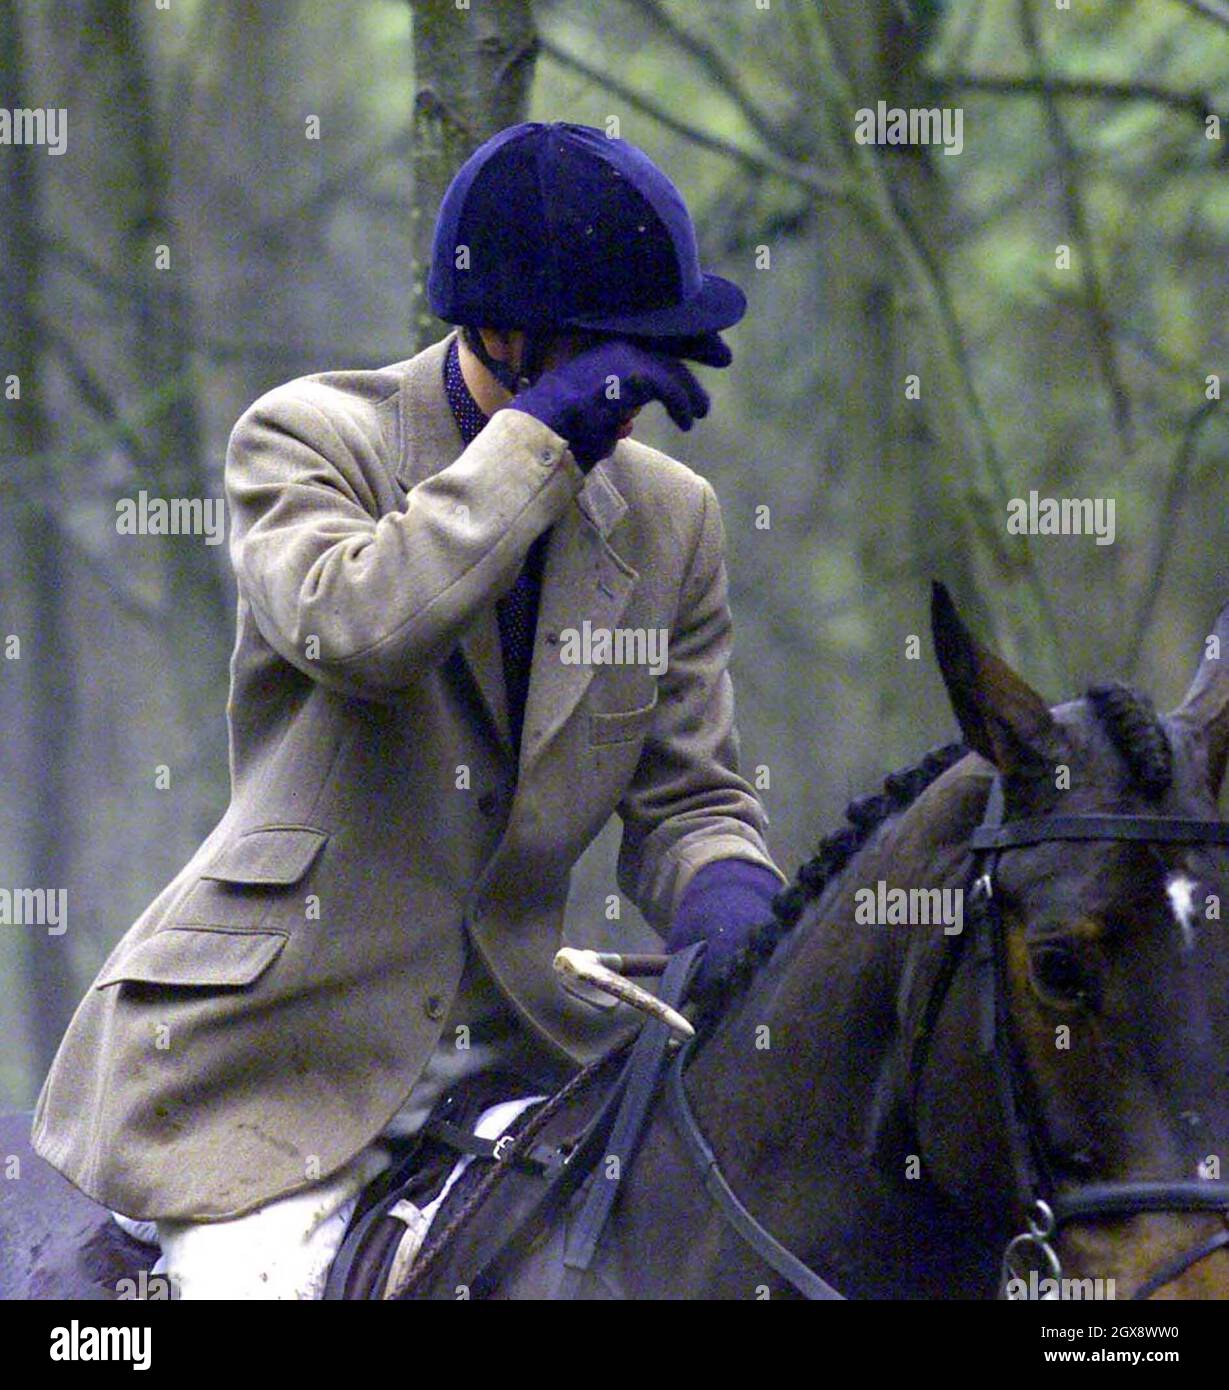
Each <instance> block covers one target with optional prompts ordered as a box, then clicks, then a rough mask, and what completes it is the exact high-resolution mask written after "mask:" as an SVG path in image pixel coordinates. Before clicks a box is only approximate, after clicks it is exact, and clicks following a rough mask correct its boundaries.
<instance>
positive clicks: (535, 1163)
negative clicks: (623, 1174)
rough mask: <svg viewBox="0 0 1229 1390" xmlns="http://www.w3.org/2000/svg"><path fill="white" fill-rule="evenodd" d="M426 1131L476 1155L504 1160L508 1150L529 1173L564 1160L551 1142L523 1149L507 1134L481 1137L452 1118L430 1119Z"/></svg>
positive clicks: (515, 1162)
mask: <svg viewBox="0 0 1229 1390" xmlns="http://www.w3.org/2000/svg"><path fill="white" fill-rule="evenodd" d="M423 1133H424V1134H425V1135H427V1137H428V1138H431V1139H437V1140H438V1141H439V1142H440V1143H441V1144H446V1145H447V1146H448V1147H449V1148H450V1149H455V1150H456V1151H457V1153H461V1154H469V1155H470V1156H471V1157H473V1158H479V1159H491V1160H502V1159H503V1158H504V1156H505V1154H506V1155H507V1161H508V1162H510V1163H512V1164H513V1165H515V1166H516V1167H517V1168H522V1169H524V1170H525V1171H526V1172H529V1173H546V1172H549V1171H550V1170H552V1169H554V1168H558V1167H561V1166H562V1164H563V1157H562V1155H561V1154H560V1153H559V1152H558V1150H557V1149H552V1148H551V1147H550V1146H549V1145H548V1144H539V1145H537V1146H536V1147H535V1148H534V1149H532V1150H531V1151H530V1152H529V1153H520V1152H518V1151H516V1150H515V1149H514V1148H513V1146H512V1141H511V1139H510V1138H509V1137H508V1136H507V1135H504V1136H503V1137H501V1138H499V1139H482V1138H480V1137H479V1136H478V1135H477V1134H471V1133H470V1132H469V1130H467V1129H463V1128H462V1127H461V1126H460V1125H454V1124H453V1123H452V1121H451V1120H428V1121H427V1123H426V1124H425V1125H424V1126H423Z"/></svg>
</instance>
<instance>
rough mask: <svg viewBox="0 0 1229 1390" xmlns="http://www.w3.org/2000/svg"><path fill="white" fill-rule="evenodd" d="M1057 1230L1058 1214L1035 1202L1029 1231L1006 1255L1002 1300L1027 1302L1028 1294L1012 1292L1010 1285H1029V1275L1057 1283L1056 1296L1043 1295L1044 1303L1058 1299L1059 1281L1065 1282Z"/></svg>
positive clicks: (1019, 1237)
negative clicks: (1053, 1240)
mask: <svg viewBox="0 0 1229 1390" xmlns="http://www.w3.org/2000/svg"><path fill="white" fill-rule="evenodd" d="M1056 1228H1057V1223H1056V1222H1055V1220H1054V1213H1053V1212H1052V1211H1051V1210H1050V1208H1049V1206H1048V1205H1047V1204H1046V1203H1045V1202H1042V1201H1037V1202H1034V1204H1033V1209H1032V1211H1031V1212H1030V1213H1029V1216H1028V1230H1027V1231H1023V1232H1021V1234H1020V1235H1018V1236H1016V1237H1015V1239H1014V1240H1012V1241H1010V1242H1009V1244H1008V1246H1007V1249H1006V1250H1005V1251H1004V1252H1003V1268H1002V1271H1001V1274H1000V1277H999V1296H1000V1297H1001V1298H1005V1299H1007V1300H1009V1301H1011V1302H1019V1301H1021V1300H1022V1299H1027V1297H1028V1295H1027V1294H1018V1293H1017V1294H1013V1293H1009V1292H1008V1288H1009V1286H1010V1284H1011V1283H1012V1282H1013V1281H1014V1280H1016V1279H1019V1280H1020V1281H1021V1282H1022V1283H1025V1284H1027V1283H1028V1280H1029V1275H1030V1274H1032V1273H1036V1274H1037V1276H1038V1278H1039V1279H1053V1280H1054V1281H1055V1292H1053V1293H1047V1294H1043V1295H1042V1296H1041V1301H1043V1302H1046V1301H1052V1300H1055V1299H1057V1298H1058V1296H1059V1295H1058V1292H1057V1281H1058V1280H1059V1279H1061V1278H1062V1274H1063V1266H1062V1261H1061V1260H1060V1259H1059V1258H1058V1254H1057V1252H1056V1251H1055V1249H1054V1247H1053V1245H1051V1244H1050V1241H1051V1238H1052V1237H1053V1235H1054V1232H1055V1230H1056Z"/></svg>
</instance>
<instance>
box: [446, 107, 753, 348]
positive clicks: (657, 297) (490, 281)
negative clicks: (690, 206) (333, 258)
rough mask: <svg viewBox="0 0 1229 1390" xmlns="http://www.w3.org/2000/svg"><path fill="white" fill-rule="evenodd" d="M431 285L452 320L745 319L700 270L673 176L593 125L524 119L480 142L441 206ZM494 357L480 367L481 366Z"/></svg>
mask: <svg viewBox="0 0 1229 1390" xmlns="http://www.w3.org/2000/svg"><path fill="white" fill-rule="evenodd" d="M427 294H428V299H429V301H430V304H431V308H432V310H433V312H434V313H435V314H437V315H438V316H439V317H440V318H441V319H443V320H444V321H445V322H447V323H456V324H469V325H472V326H481V327H487V328H498V329H514V328H520V329H524V330H525V331H526V332H527V333H528V334H530V335H532V336H534V337H541V336H542V335H546V334H549V333H551V332H558V331H560V330H566V329H569V328H574V329H586V330H592V331H598V332H606V333H617V334H620V335H626V336H629V337H656V338H671V337H686V336H691V335H695V334H701V333H708V332H713V331H716V330H719V329H722V328H728V327H730V325H731V324H735V323H737V322H738V320H739V319H741V318H742V316H743V314H744V313H745V312H746V308H747V301H746V297H745V295H744V294H743V292H742V290H740V289H739V288H738V286H737V285H735V284H733V283H732V282H731V281H729V280H725V279H723V278H722V277H721V276H719V275H712V274H709V273H706V272H705V271H703V270H702V269H701V268H700V257H699V251H698V248H697V246H696V232H695V227H694V225H693V223H692V220H691V216H690V214H689V213H688V211H687V206H686V204H685V203H684V202H683V199H682V196H681V195H680V193H679V191H678V189H677V188H675V186H674V184H673V183H671V181H670V180H669V179H668V178H667V177H666V176H665V174H663V173H662V172H661V170H660V169H658V168H657V166H656V165H655V164H654V163H653V162H652V161H651V160H650V159H649V158H648V156H647V155H645V154H644V153H643V152H642V151H640V150H638V149H637V148H636V147H635V146H634V145H629V144H628V143H627V141H626V140H613V139H610V138H609V137H608V136H606V135H605V134H604V133H603V132H602V131H601V130H598V129H596V128H595V127H593V126H583V125H571V124H568V123H566V122H562V121H560V122H553V123H551V124H549V125H543V124H540V123H537V122H525V123H523V124H521V125H514V126H509V127H508V128H507V129H506V130H501V131H500V132H499V134H498V135H495V136H493V137H492V138H491V139H490V140H487V141H486V142H485V144H483V145H480V146H479V147H478V149H477V150H475V151H474V153H473V154H472V155H471V156H470V157H469V159H468V160H466V162H465V163H464V164H463V165H462V166H461V169H460V170H459V172H458V173H457V175H456V177H455V178H454V179H453V181H452V183H451V184H450V185H449V186H448V190H447V192H446V193H445V194H444V197H443V201H442V202H441V204H440V211H439V217H438V219H437V221H436V226H435V240H434V245H433V247H432V255H431V272H430V276H429V278H428V281H427ZM488 365H489V364H488Z"/></svg>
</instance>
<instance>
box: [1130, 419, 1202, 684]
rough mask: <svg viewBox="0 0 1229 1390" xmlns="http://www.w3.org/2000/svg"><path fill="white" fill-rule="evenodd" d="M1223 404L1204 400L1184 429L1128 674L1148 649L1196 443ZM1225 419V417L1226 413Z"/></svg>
mask: <svg viewBox="0 0 1229 1390" xmlns="http://www.w3.org/2000/svg"><path fill="white" fill-rule="evenodd" d="M1220 404H1221V403H1220V401H1219V400H1211V401H1203V402H1202V403H1201V404H1200V406H1199V408H1198V409H1197V410H1196V411H1195V412H1194V414H1192V415H1191V417H1190V419H1189V420H1188V421H1187V422H1186V428H1185V429H1184V430H1183V431H1182V438H1181V440H1180V441H1179V444H1178V450H1177V453H1176V454H1175V455H1174V461H1173V466H1172V467H1171V468H1170V470H1169V478H1168V480H1167V481H1166V484H1165V494H1164V497H1163V498H1162V500H1161V507H1160V516H1159V517H1158V519H1157V524H1156V535H1155V539H1154V541H1153V547H1152V560H1151V563H1150V564H1149V565H1148V582H1147V586H1146V588H1145V589H1144V594H1143V598H1142V599H1141V600H1140V605H1139V612H1138V614H1137V615H1136V618H1135V621H1134V622H1133V623H1131V624H1130V625H1129V626H1128V628H1127V631H1128V632H1129V633H1130V636H1129V638H1128V643H1127V656H1126V674H1127V676H1128V677H1130V676H1132V675H1133V674H1134V673H1135V669H1136V667H1137V666H1138V664H1139V659H1140V654H1141V652H1142V651H1143V649H1144V638H1145V637H1146V636H1147V633H1148V629H1149V628H1150V627H1151V626H1152V620H1153V618H1154V617H1155V616H1156V605H1157V600H1158V598H1159V597H1160V593H1161V587H1162V585H1163V584H1164V583H1165V575H1166V572H1167V570H1168V569H1169V560H1170V556H1171V555H1172V553H1173V547H1174V541H1175V539H1176V537H1177V535H1178V525H1177V521H1178V515H1179V513H1180V512H1181V510H1182V504H1183V502H1184V501H1185V500H1186V484H1187V480H1188V478H1189V477H1190V472H1191V464H1192V463H1193V462H1194V459H1195V446H1196V445H1197V444H1198V442H1199V436H1200V434H1201V432H1202V430H1203V427H1204V425H1205V424H1206V423H1207V422H1208V421H1209V420H1210V419H1211V418H1212V416H1213V415H1215V414H1216V412H1217V410H1218V409H1219V407H1220ZM1221 418H1222V419H1223V418H1224V416H1222V417H1221Z"/></svg>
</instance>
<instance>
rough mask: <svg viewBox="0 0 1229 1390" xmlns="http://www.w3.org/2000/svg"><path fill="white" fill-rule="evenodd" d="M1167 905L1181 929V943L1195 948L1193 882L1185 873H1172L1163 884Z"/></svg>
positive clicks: (1188, 948) (1190, 948)
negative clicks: (1167, 900)
mask: <svg viewBox="0 0 1229 1390" xmlns="http://www.w3.org/2000/svg"><path fill="white" fill-rule="evenodd" d="M1165 892H1166V894H1167V896H1168V897H1169V905H1170V907H1172V908H1173V913H1174V917H1175V918H1176V919H1177V922H1178V926H1179V927H1180V928H1181V931H1182V945H1183V946H1184V947H1185V948H1186V949H1187V950H1188V951H1193V950H1194V949H1195V884H1194V881H1193V880H1192V879H1189V878H1187V876H1186V875H1185V874H1173V875H1171V876H1170V878H1169V879H1168V881H1167V882H1166V884H1165Z"/></svg>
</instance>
